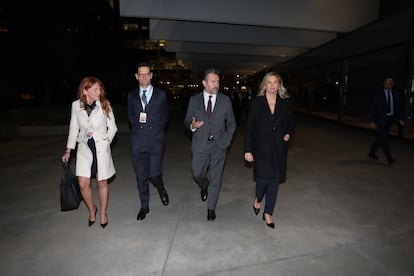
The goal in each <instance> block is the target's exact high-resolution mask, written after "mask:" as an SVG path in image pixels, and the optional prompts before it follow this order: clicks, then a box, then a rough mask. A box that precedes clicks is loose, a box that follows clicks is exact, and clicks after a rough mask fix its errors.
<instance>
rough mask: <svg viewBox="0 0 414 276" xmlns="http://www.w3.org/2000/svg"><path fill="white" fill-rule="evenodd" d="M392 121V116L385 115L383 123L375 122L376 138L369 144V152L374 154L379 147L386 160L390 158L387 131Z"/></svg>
mask: <svg viewBox="0 0 414 276" xmlns="http://www.w3.org/2000/svg"><path fill="white" fill-rule="evenodd" d="M392 122H393V117H392V116H387V117H386V118H385V120H384V122H383V123H379V124H377V138H376V139H375V141H374V142H373V143H372V145H371V149H370V151H369V153H370V154H375V153H376V152H377V150H378V148H379V147H381V149H382V151H383V152H384V154H385V156H386V157H387V160H388V161H391V160H392V156H391V149H390V144H389V142H388V132H389V131H390V129H391V126H392Z"/></svg>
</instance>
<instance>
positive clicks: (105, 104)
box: [78, 77, 111, 118]
mask: <svg viewBox="0 0 414 276" xmlns="http://www.w3.org/2000/svg"><path fill="white" fill-rule="evenodd" d="M96 83H98V84H99V86H100V87H101V95H100V97H99V101H100V102H101V106H102V109H103V111H104V112H105V115H106V116H107V117H108V118H109V112H110V111H111V104H110V103H109V101H108V100H107V99H106V94H105V86H104V85H103V83H102V82H101V81H100V80H99V79H98V78H95V77H85V78H83V79H82V81H81V82H80V84H79V87H78V97H79V100H80V102H81V107H82V108H83V107H84V105H85V103H86V95H85V94H84V93H83V89H86V90H88V89H89V88H91V87H92V86H93V85H95V84H96Z"/></svg>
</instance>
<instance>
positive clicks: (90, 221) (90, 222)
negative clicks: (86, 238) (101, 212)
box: [88, 205, 98, 227]
mask: <svg viewBox="0 0 414 276" xmlns="http://www.w3.org/2000/svg"><path fill="white" fill-rule="evenodd" d="M94 207H95V220H94V221H92V220H89V219H88V226H89V227H91V226H92V225H93V224H94V223H95V221H96V213H97V212H98V207H96V205H94Z"/></svg>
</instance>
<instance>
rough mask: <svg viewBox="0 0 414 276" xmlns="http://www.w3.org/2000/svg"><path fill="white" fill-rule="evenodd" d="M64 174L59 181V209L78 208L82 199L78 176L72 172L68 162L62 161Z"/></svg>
mask: <svg viewBox="0 0 414 276" xmlns="http://www.w3.org/2000/svg"><path fill="white" fill-rule="evenodd" d="M63 170H64V174H63V177H62V179H61V181H60V187H59V188H60V209H61V211H70V210H75V209H78V208H79V205H80V203H81V201H82V194H81V192H80V188H79V183H78V178H77V177H76V176H75V175H74V174H73V173H72V171H71V169H70V164H69V163H68V162H64V163H63Z"/></svg>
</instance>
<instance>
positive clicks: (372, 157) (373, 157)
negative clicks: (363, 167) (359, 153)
mask: <svg viewBox="0 0 414 276" xmlns="http://www.w3.org/2000/svg"><path fill="white" fill-rule="evenodd" d="M368 156H369V158H371V159H375V160H378V156H377V155H375V153H370V154H368Z"/></svg>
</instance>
